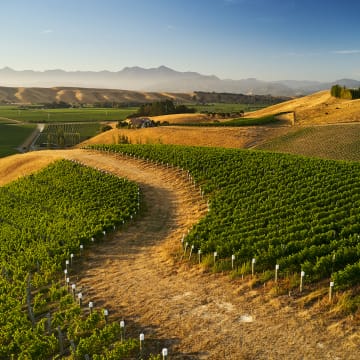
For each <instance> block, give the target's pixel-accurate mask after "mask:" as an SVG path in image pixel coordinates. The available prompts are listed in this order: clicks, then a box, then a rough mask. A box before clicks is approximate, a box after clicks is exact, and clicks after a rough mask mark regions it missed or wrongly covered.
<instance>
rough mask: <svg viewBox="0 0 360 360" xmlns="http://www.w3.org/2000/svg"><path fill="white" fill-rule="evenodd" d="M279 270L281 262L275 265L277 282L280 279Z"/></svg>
mask: <svg viewBox="0 0 360 360" xmlns="http://www.w3.org/2000/svg"><path fill="white" fill-rule="evenodd" d="M278 271H279V264H276V265H275V282H276V283H277V281H278Z"/></svg>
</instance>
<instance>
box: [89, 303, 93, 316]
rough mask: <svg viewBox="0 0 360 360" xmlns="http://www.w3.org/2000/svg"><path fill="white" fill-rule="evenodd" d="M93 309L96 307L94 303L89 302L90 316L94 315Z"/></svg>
mask: <svg viewBox="0 0 360 360" xmlns="http://www.w3.org/2000/svg"><path fill="white" fill-rule="evenodd" d="M93 307H94V303H93V302H92V301H89V309H90V314H92V310H93Z"/></svg>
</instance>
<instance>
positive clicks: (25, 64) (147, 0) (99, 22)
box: [0, 0, 360, 81]
mask: <svg viewBox="0 0 360 360" xmlns="http://www.w3.org/2000/svg"><path fill="white" fill-rule="evenodd" d="M359 14H360V1H358V0H11V1H3V2H2V4H1V11H0V34H1V35H0V38H1V40H2V41H1V42H2V46H1V54H0V55H1V56H0V68H1V67H5V66H9V67H11V68H14V69H16V70H23V69H33V70H46V69H56V68H61V69H65V70H94V71H100V70H110V71H118V70H121V69H123V68H124V67H125V66H141V67H145V68H150V67H158V66H160V65H166V66H168V67H171V68H173V69H175V70H178V71H197V72H200V73H203V74H208V75H210V74H214V75H217V76H219V77H220V78H232V79H242V78H248V77H256V78H258V79H262V80H284V79H296V80H305V79H306V80H320V81H328V80H336V79H339V78H344V77H349V78H354V79H360V25H359Z"/></svg>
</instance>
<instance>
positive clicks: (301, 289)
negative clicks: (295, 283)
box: [300, 271, 305, 292]
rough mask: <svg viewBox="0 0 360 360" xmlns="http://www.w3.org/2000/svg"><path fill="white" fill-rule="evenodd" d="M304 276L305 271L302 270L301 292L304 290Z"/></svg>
mask: <svg viewBox="0 0 360 360" xmlns="http://www.w3.org/2000/svg"><path fill="white" fill-rule="evenodd" d="M304 276H305V271H301V273H300V292H302V291H303V282H304Z"/></svg>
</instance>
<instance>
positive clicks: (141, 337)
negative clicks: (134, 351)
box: [139, 333, 145, 357]
mask: <svg viewBox="0 0 360 360" xmlns="http://www.w3.org/2000/svg"><path fill="white" fill-rule="evenodd" d="M139 339H140V356H141V357H142V352H143V342H144V340H145V335H144V334H143V333H141V334H140V337H139Z"/></svg>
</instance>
